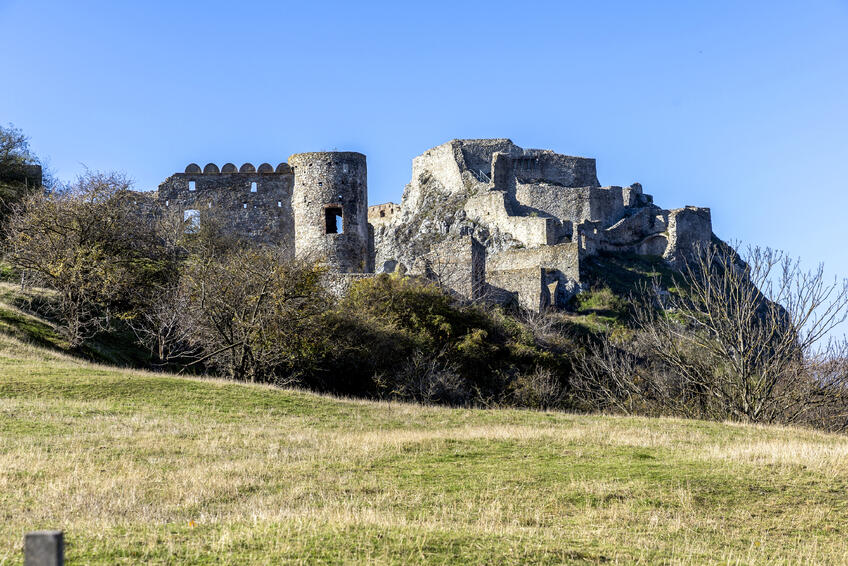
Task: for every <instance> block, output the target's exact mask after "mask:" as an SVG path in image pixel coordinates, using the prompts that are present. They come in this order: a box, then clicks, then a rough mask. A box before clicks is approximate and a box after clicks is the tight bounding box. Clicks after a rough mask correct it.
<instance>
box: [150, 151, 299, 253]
mask: <svg viewBox="0 0 848 566" xmlns="http://www.w3.org/2000/svg"><path fill="white" fill-rule="evenodd" d="M293 185H294V176H293V175H292V171H291V168H290V167H289V166H288V165H287V164H286V163H280V164H279V165H278V166H277V167H276V168H274V167H272V166H271V165H269V164H267V163H265V164H262V165H260V167H259V169H258V170H257V169H256V168H255V167H254V166H253V165H252V164H250V163H245V164H244V165H242V166H241V167H240V168H238V169H237V168H236V166H235V165H233V164H232V163H228V164H226V165H224V166H223V167H222V168H221V169H219V168H218V166H217V165H215V164H214V163H209V164H207V165H206V166H205V167H204V168H203V170H201V169H200V167H199V166H197V165H196V164H193V163H192V164H191V165H189V166H188V167H186V170H185V172H184V173H176V174H174V175H171V176H170V177H168V178H167V179H165V181H164V182H163V183H162V184H161V185H159V191H158V194H157V196H156V199H157V203H158V206H159V208H160V210H161V211H162V212H163V213H168V212H171V213H174V214H178V215H181V216H183V218H184V219H186V220H190V218H191V217H192V216H194V215H202V214H205V211H211V212H214V213H215V215H216V217H218V218H222V219H223V221H224V229H226V230H228V231H230V232H232V233H234V234H237V235H240V236H242V237H245V238H249V239H251V240H254V241H258V242H262V243H266V244H273V245H281V246H284V247H288V248H290V249H293V246H294V233H295V229H294V215H293V213H292V206H291V200H292V199H291V197H292V188H293Z"/></svg>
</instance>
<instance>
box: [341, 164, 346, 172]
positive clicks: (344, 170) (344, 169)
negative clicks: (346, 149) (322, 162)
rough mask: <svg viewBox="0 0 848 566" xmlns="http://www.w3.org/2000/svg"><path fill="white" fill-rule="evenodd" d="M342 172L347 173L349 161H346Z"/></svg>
mask: <svg viewBox="0 0 848 566" xmlns="http://www.w3.org/2000/svg"><path fill="white" fill-rule="evenodd" d="M342 172H343V173H347V163H345V164H344V165H342Z"/></svg>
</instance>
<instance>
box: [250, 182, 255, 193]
mask: <svg viewBox="0 0 848 566" xmlns="http://www.w3.org/2000/svg"><path fill="white" fill-rule="evenodd" d="M250 192H251V193H255V192H256V181H253V182H252V183H250Z"/></svg>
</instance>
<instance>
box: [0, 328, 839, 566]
mask: <svg viewBox="0 0 848 566" xmlns="http://www.w3.org/2000/svg"><path fill="white" fill-rule="evenodd" d="M846 490H848V438H846V437H844V436H836V435H828V434H823V433H818V432H814V431H807V430H799V429H791V428H780V427H754V426H743V425H736V424H722V423H712V422H703V421H687V420H676V419H648V418H623V417H605V416H581V415H571V414H565V413H554V412H548V413H544V412H534V411H519V410H471V409H447V408H437V407H422V406H414V405H407V404H398V403H376V402H366V401H356V400H345V399H337V398H330V397H324V396H319V395H314V394H310V393H306V392H302V391H293V390H281V389H275V388H271V387H265V386H251V385H245V384H236V383H231V382H226V381H221V380H200V379H188V378H180V377H175V376H170V375H157V374H151V373H145V372H139V371H130V370H116V369H112V368H108V367H104V366H95V365H91V364H88V363H83V362H80V361H77V360H74V359H71V358H68V357H62V356H61V355H57V354H55V353H50V352H46V351H45V350H40V349H38V348H36V347H33V346H27V345H21V344H18V343H16V342H15V341H13V340H12V339H9V338H3V340H0V564H20V563H21V561H22V556H21V550H20V548H21V542H22V536H23V533H24V532H26V531H29V530H34V529H38V528H62V529H64V530H65V536H66V540H67V545H68V546H67V559H68V563H69V564H138V563H149V564H249V563H304V564H314V563H319V564H320V563H326V564H331V563H333V564H335V563H350V564H360V563H377V564H410V563H424V564H428V563H430V564H528V563H532V564H562V563H576V564H599V563H671V564H727V563H734V564H735V563H744V564H795V563H831V564H835V563H844V562H845V561H846V559H848V538H847V537H846V536H845V535H846V533H845V528H844V525H846V524H848V504H846V500H845V495H844V494H845V492H846Z"/></svg>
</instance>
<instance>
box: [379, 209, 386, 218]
mask: <svg viewBox="0 0 848 566" xmlns="http://www.w3.org/2000/svg"><path fill="white" fill-rule="evenodd" d="M385 217H386V211H385V210H381V211H380V218H385Z"/></svg>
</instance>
